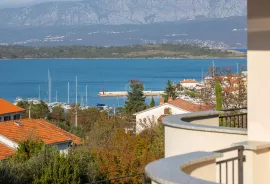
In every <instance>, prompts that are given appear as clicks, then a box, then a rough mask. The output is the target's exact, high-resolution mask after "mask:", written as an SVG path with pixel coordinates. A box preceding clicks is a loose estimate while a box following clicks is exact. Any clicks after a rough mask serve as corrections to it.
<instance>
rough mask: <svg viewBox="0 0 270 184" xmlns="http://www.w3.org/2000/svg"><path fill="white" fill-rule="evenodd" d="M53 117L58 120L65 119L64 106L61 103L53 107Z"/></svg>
mask: <svg viewBox="0 0 270 184" xmlns="http://www.w3.org/2000/svg"><path fill="white" fill-rule="evenodd" d="M51 118H52V119H53V120H56V121H64V120H65V110H64V108H63V107H62V106H61V105H57V106H55V107H53V109H52V112H51Z"/></svg>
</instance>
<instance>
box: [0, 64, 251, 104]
mask: <svg viewBox="0 0 270 184" xmlns="http://www.w3.org/2000/svg"><path fill="white" fill-rule="evenodd" d="M213 60H214V62H215V65H216V66H219V67H231V68H232V70H233V72H236V70H237V63H238V64H239V67H240V66H245V69H246V65H247V60H246V59H25V60H20V59H18V60H0V97H2V98H4V99H7V100H8V101H10V102H13V101H14V100H15V98H16V97H18V96H19V97H22V98H24V99H26V98H37V97H38V93H39V92H38V91H39V85H40V88H41V99H42V100H45V101H46V100H47V99H48V69H49V70H50V73H51V78H52V101H55V96H56V91H57V93H58V101H61V102H67V83H68V82H70V101H71V102H74V101H75V77H76V76H78V91H79V95H78V99H79V100H78V102H81V101H82V102H83V103H84V104H85V103H86V102H85V86H86V85H87V86H88V104H87V105H90V106H95V105H96V104H97V103H105V104H107V105H109V106H118V105H119V106H123V105H124V102H125V99H126V98H125V97H118V98H116V97H106V98H102V97H98V96H97V94H98V92H100V91H102V88H103V87H104V90H105V91H126V90H128V89H129V87H128V86H129V85H128V82H129V80H131V79H137V80H140V81H142V82H143V83H144V85H145V89H146V90H164V88H165V87H166V81H167V80H171V81H172V82H174V83H178V82H179V81H180V80H183V79H196V80H201V75H202V69H203V70H204V72H206V71H208V67H209V66H212V62H213ZM155 100H156V101H157V102H158V101H159V98H158V97H156V98H155ZM149 101H150V99H149V98H147V103H149Z"/></svg>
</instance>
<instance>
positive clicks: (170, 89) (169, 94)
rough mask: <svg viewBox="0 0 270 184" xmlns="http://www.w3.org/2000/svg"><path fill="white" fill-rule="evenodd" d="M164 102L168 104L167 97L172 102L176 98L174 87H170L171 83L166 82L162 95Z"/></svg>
mask: <svg viewBox="0 0 270 184" xmlns="http://www.w3.org/2000/svg"><path fill="white" fill-rule="evenodd" d="M163 97H164V99H165V102H168V99H169V97H172V98H173V100H174V99H176V97H177V90H176V87H175V86H173V85H172V83H171V81H170V80H168V81H167V87H166V89H165V94H164V95H163Z"/></svg>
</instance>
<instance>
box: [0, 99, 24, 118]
mask: <svg viewBox="0 0 270 184" xmlns="http://www.w3.org/2000/svg"><path fill="white" fill-rule="evenodd" d="M24 111H25V110H24V109H23V108H20V107H18V106H16V105H13V104H12V103H10V102H8V101H6V100H4V99H2V98H0V122H2V121H10V120H18V119H21V115H22V113H23V112H24Z"/></svg>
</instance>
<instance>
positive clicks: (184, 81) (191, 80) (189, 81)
mask: <svg viewBox="0 0 270 184" xmlns="http://www.w3.org/2000/svg"><path fill="white" fill-rule="evenodd" d="M181 83H199V82H198V81H196V80H194V79H185V80H182V81H181Z"/></svg>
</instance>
